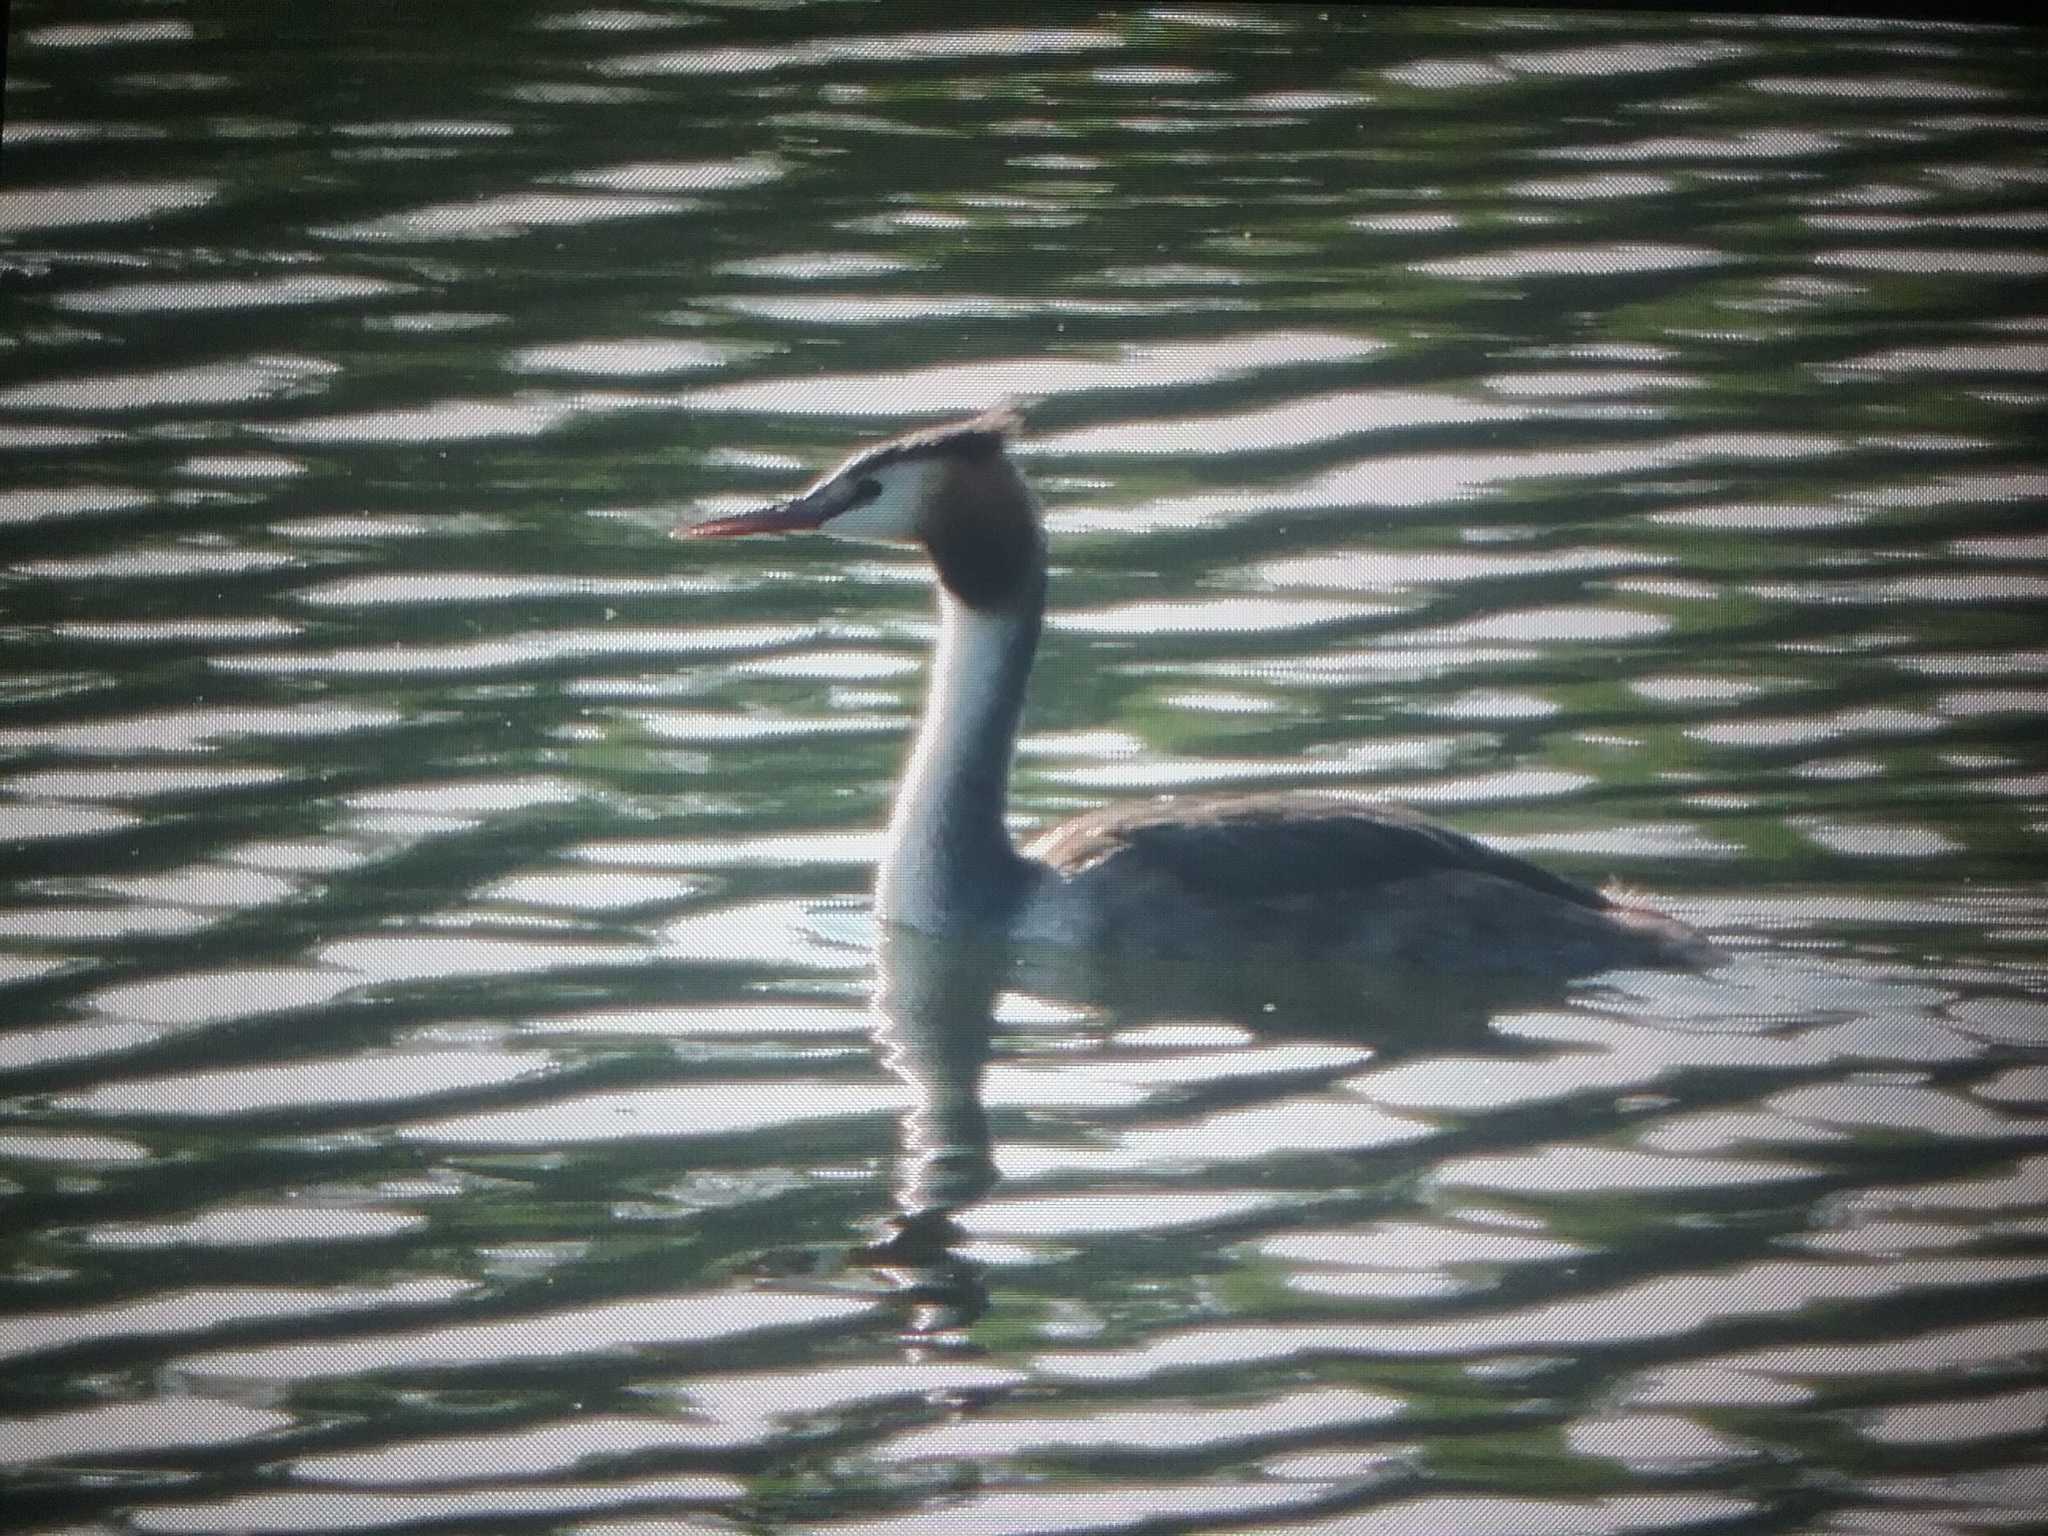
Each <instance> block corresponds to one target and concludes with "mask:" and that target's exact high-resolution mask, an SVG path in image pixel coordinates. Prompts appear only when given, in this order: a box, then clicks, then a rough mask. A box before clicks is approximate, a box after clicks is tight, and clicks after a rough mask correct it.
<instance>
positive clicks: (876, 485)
mask: <svg viewBox="0 0 2048 1536" xmlns="http://www.w3.org/2000/svg"><path fill="white" fill-rule="evenodd" d="M881 494H882V482H881V481H879V480H877V479H876V478H875V477H874V476H873V475H863V476H861V477H860V479H858V480H856V481H854V482H853V501H854V505H855V506H859V505H860V503H862V502H864V501H873V500H874V499H875V498H876V497H877V496H879V495H881Z"/></svg>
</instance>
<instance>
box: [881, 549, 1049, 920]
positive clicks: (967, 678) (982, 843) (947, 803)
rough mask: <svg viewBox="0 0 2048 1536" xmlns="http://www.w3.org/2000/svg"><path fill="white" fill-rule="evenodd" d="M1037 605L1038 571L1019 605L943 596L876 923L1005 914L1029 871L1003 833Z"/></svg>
mask: <svg viewBox="0 0 2048 1536" xmlns="http://www.w3.org/2000/svg"><path fill="white" fill-rule="evenodd" d="M1044 608H1045V572H1044V567H1043V564H1042V562H1041V563H1040V565H1039V567H1038V569H1037V570H1035V571H1034V572H1032V573H1031V579H1030V580H1029V581H1028V582H1026V584H1025V585H1024V587H1023V589H1022V591H1021V593H1020V595H1019V597H1018V599H1017V601H1015V602H1013V603H1009V604H1006V605H1004V606H1003V607H1001V608H995V609H987V610H982V609H975V608H970V607H969V606H968V605H967V604H965V603H963V602H961V601H960V599H958V598H957V597H955V596H954V595H953V594H952V593H950V592H948V591H947V590H946V589H945V587H944V586H943V585H941V586H940V588H939V642H938V648H937V651H936V653H935V655H934V657H933V663H932V675H931V683H930V689H929V692H928V693H927V695H926V698H925V706H924V719H923V721H922V723H921V724H920V725H919V727H918V732H917V744H916V745H915V746H914V747H913V748H912V749H911V754H910V762H909V765H908V766H907V767H906V768H905V769H904V772H903V782H902V783H901V784H900V785H899V786H898V787H897V791H896V805H895V808H894V810H893V811H892V812H891V813H890V816H889V840H888V849H887V851H886V852H885V853H884V854H883V856H882V868H881V874H880V878H879V879H878V881H877V882H876V887H875V908H876V914H877V916H879V917H881V918H882V919H883V920H884V921H887V922H894V923H901V924H904V925H906V926H908V927H912V928H919V929H924V930H926V931H938V930H943V929H949V928H959V927H964V926H970V925H973V924H975V923H978V922H984V921H986V920H987V919H989V918H991V917H995V916H999V915H1001V914H1003V913H1005V912H1006V911H1007V910H1008V908H1009V907H1010V906H1011V904H1012V903H1014V902H1015V901H1016V899H1017V898H1018V896H1019V895H1020V894H1021V893H1022V891H1023V889H1024V886H1025V884H1026V883H1027V881H1028V879H1029V868H1030V867H1029V866H1028V865H1027V864H1026V863H1025V862H1024V860H1023V859H1021V858H1019V857H1018V855H1017V851H1016V849H1015V848H1014V847H1013V846H1012V845H1011V842H1010V834H1009V829H1008V828H1007V827H1006V826H1005V825H1004V819H1003V812H1004V805H1005V803H1006V800H1007V798H1008V792H1009V778H1010V757H1011V752H1012V749H1013V748H1014V747H1015V745H1016V740H1017V722H1018V720H1019V718H1020V717H1021V716H1022V714H1023V710H1024V685H1025V683H1026V681H1027V680H1028V679H1029V678H1030V675H1031V658H1032V654H1033V652H1034V651H1035V650H1036V649H1037V645H1038V629H1039V622H1040V620H1041V618H1042V616H1043V614H1044Z"/></svg>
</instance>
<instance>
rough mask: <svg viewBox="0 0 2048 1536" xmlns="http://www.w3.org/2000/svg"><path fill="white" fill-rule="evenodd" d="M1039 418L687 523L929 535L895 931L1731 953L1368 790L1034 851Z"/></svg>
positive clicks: (1206, 803) (1100, 816) (688, 530)
mask: <svg viewBox="0 0 2048 1536" xmlns="http://www.w3.org/2000/svg"><path fill="white" fill-rule="evenodd" d="M1016 427H1017V417H1016V414H1015V413H1014V412H1013V411H1011V410H1009V409H1007V408H1005V409H1000V410H996V411H991V412H988V413H986V414H983V415H980V416H975V417H971V418H969V419H967V420H965V421H960V422H955V423H952V424H950V425H945V426H939V427H933V428H928V429H925V430H922V431H916V432H910V433H906V434H904V435H903V436H900V437H894V438H890V439H888V440H887V441H885V442H881V443H877V444H874V445H873V446H871V447H869V448H866V449H864V450H862V451H861V452H858V453H856V454H854V455H853V456H852V457H851V458H849V459H847V460H846V461H845V462H844V463H842V464H840V465H839V466H838V467H837V468H835V469H833V470H831V471H830V472H829V473H827V474H825V475H823V476H821V477H820V478H819V479H817V480H816V481H814V482H813V483H812V484H811V485H809V486H808V487H806V488H805V489H804V490H802V491H800V492H798V493H797V494H796V495H795V496H793V497H791V498H790V499H788V500H787V501H782V502H777V503H775V504H774V505H772V506H768V507H763V508H760V509H758V510H755V511H751V512H743V513H740V514H738V515H736V516H729V517H720V518H714V519H712V520H710V521H707V522H699V523H695V524H687V525H685V526H683V527H681V528H678V529H677V530H676V533H677V534H678V535H681V536H688V537H698V538H704V537H724V536H731V535H741V534H762V533H791V532H811V531H816V532H821V533H827V534H831V535H834V536H836V537H840V538H850V539H862V540H883V541H889V542H901V543H911V544H915V545H918V546H920V547H921V548H922V549H923V550H924V552H925V554H926V555H927V557H929V559H930V560H931V563H932V566H933V568H934V570H935V571H936V573H937V575H938V608H939V638H938V644H937V648H936V652H935V656H934V662H933V667H932V674H931V681H930V686H929V692H928V694H927V696H926V700H925V707H924V714H923V718H922V720H921V722H920V724H919V726H918V730H917V738H916V743H915V745H914V746H913V748H912V750H911V753H910V758H909V762H908V764H907V765H906V767H905V769H904V772H903V777H902V781H901V783H900V784H899V785H898V786H897V791H896V799H895V804H894V808H893V810H892V812H891V814H890V817H889V829H888V835H887V840H886V847H885V852H884V854H883V858H882V863H881V868H880V870H879V872H878V876H877V879H876V885H875V909H876V915H877V916H878V917H879V918H880V919H881V920H883V921H884V922H888V923H895V924H900V925H903V926H906V927H909V928H913V929H917V930H921V931H924V932H928V933H946V932H959V931H965V932H976V933H988V932H991V931H1005V932H1007V933H1008V934H1009V935H1010V936H1011V937H1012V938H1015V939H1017V940H1020V941H1026V942H1044V943H1050V944H1056V945H1062V946H1077V947H1081V948H1085V949H1104V950H1106V949H1119V948H1125V947H1128V948H1132V949H1137V950H1144V951H1148V952H1166V953H1176V952H1178V953H1187V954H1214V953H1215V952H1216V947H1217V946H1218V945H1232V944H1236V945H1242V944H1244V943H1246V942H1248V941H1249V942H1258V943H1262V944H1267V943H1273V944H1279V945H1281V946H1283V947H1284V948H1286V949H1289V950H1292V951H1296V952H1300V953H1303V954H1314V955H1319V956H1320V955H1327V956H1330V957H1332V958H1336V957H1344V958H1350V959H1355V960H1361V961H1365V962H1368V963H1372V964H1375V965H1382V966H1412V967H1420V968H1425V969H1432V970H1434V969H1441V968H1446V967H1460V968H1467V969H1475V970H1480V971H1490V972H1492V971H1512V972H1518V973H1522V972H1543V973H1554V974H1569V975H1577V974H1585V973H1587V972H1591V971H1596V970H1602V969H1606V968H1609V967H1613V966H1621V965H1696V964H1700V963H1703V962H1704V961H1706V960H1708V959H1710V958H1712V956H1713V953H1714V951H1713V949H1712V946H1711V945H1710V944H1708V942H1707V941H1706V940H1705V939H1704V938H1702V937H1701V936H1700V935H1699V934H1697V933H1695V932H1694V931H1693V930H1691V929H1690V928H1688V927H1686V926H1685V925H1684V924H1682V923H1680V922H1678V921H1676V920H1675V919H1672V918H1669V917H1666V916H1664V915H1662V914H1660V913H1657V912H1654V911H1651V910H1649V909H1647V908H1643V907H1639V906H1635V905H1632V904H1630V903H1629V902H1628V901H1627V900H1626V899H1624V898H1621V897H1618V896H1614V895H1609V894H1605V893H1602V892H1599V891H1595V890H1593V889H1591V888H1589V887H1586V886H1582V885H1579V884H1577V883H1576V882H1574V881H1570V880H1566V879H1564V878H1562V877H1561V876H1558V875H1554V874H1552V873H1550V872H1549V871H1548V870H1545V869H1542V868H1540V867H1539V866H1537V865H1535V864H1532V863H1529V862H1528V861H1527V860H1525V859H1520V858H1516V857H1514V856H1513V855H1510V854H1506V853H1502V852H1500V851H1498V850H1496V849H1493V848H1489V847H1487V846H1486V845H1485V844H1484V843H1481V842H1478V841H1476V840H1475V839H1473V838H1470V837H1467V836H1466V835H1464V834H1463V833H1460V832H1455V831H1452V830H1451V829H1450V828H1448V827H1443V826H1439V825H1437V824H1436V823H1434V822H1431V821H1428V820H1426V819H1424V818H1423V817H1421V816H1418V815H1416V814H1415V813H1414V812H1412V811H1409V810H1406V809H1404V808H1403V807H1400V806H1397V805H1393V804H1389V803H1387V802H1384V801H1378V800H1372V799H1368V798H1365V797H1363V796H1359V795H1346V794H1324V793H1311V792H1306V791H1292V792H1280V793H1265V794H1246V795H1226V796H1209V795H1200V796H1179V795H1176V796H1172V797H1169V798H1167V799H1164V800H1159V801H1154V802H1151V803H1144V804H1138V805H1131V806H1112V807H1106V808H1104V809H1102V810H1098V811H1092V812H1089V813H1087V814H1085V815H1082V816H1079V817H1077V818H1075V819H1074V820H1072V821H1069V822H1066V823H1063V824H1062V825H1060V826H1057V827H1054V828H1052V829H1051V830H1050V831H1047V832H1045V833H1043V834H1041V835H1040V836H1039V837H1037V838H1036V839H1035V840H1033V841H1032V842H1031V843H1029V844H1028V845H1027V846H1026V847H1025V849H1024V850H1023V852H1021V853H1020V852H1019V851H1018V850H1017V848H1016V847H1015V845H1014V844H1013V843H1012V842H1011V840H1010V835H1009V831H1008V828H1007V826H1006V825H1005V819H1004V807H1005V803H1006V800H1007V794H1008V785H1009V775H1010V762H1011V757H1012V754H1013V751H1014V748H1015V745H1016V739H1017V727H1018V722H1019V720H1020V718H1021V717H1022V714H1023V708H1024V694H1025V687H1026V684H1027V682H1028V681H1029V678H1030V674H1031V662H1032V657H1033V654H1034V653H1035V651H1036V649H1037V645H1038V633H1039V629H1040V626H1041V623H1042V620H1043V618H1044V613H1045V593H1046V548H1045V532H1044V525H1043V522H1042V520H1041V517H1040V513H1039V507H1038V501H1037V498H1036V497H1035V496H1034V495H1033V494H1032V491H1031V488H1030V487H1029V486H1028V485H1027V484H1026V483H1025V480H1024V477H1023V475H1022V474H1021V473H1019V471H1018V469H1017V467H1016V465H1015V464H1014V463H1013V462H1012V461H1011V459H1010V457H1009V455H1008V453H1007V451H1006V449H1007V446H1008V442H1009V439H1010V436H1011V434H1012V433H1013V432H1014V431H1015V430H1016Z"/></svg>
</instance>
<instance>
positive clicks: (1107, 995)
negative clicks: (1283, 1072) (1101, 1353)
mask: <svg viewBox="0 0 2048 1536" xmlns="http://www.w3.org/2000/svg"><path fill="white" fill-rule="evenodd" d="M875 962H876V969H875V978H874V992H873V996H872V1011H871V1022H872V1027H873V1030H874V1033H875V1039H876V1043H877V1044H878V1046H879V1047H880V1049H881V1052H882V1058H883V1062H884V1065H886V1066H887V1068H888V1069H889V1070H890V1071H891V1072H892V1073H894V1074H895V1075H896V1076H897V1077H898V1078H899V1079H901V1081H902V1082H903V1083H904V1084H905V1086H906V1087H907V1088H908V1089H909V1090H910V1106H909V1108H908V1109H907V1110H906V1111H905V1113H904V1115H903V1118H902V1121H901V1125H900V1129H899V1141H898V1153H897V1163H896V1170H895V1177H894V1181H893V1188H892V1198H893V1203H894V1205H895V1212H894V1214H893V1215H892V1216H891V1217H890V1218H889V1219H888V1222H887V1227H888V1230H887V1232H886V1234H885V1235H884V1236H882V1237H880V1238H878V1239H877V1240H876V1241H874V1242H872V1243H870V1244H868V1245H866V1246H865V1247H863V1248H862V1249H860V1250H859V1251H858V1258H859V1260H860V1262H862V1263H864V1264H866V1265H868V1266H870V1267H872V1268H873V1269H874V1270H875V1271H877V1272H878V1273H879V1274H880V1275H882V1276H883V1277H885V1278H886V1279H887V1280H888V1281H889V1282H890V1283H891V1284H892V1285H894V1286H895V1287H896V1288H897V1289H898V1291H899V1292H900V1294H901V1295H902V1296H903V1297H904V1299H905V1300H906V1301H907V1302H908V1303H909V1304H910V1313H911V1331H912V1332H913V1333H916V1334H919V1335H923V1336H927V1337H932V1336H938V1335H944V1334H947V1333H952V1332H956V1331H957V1330H960V1329H962V1328H965V1327H966V1326H968V1325H969V1324H971V1323H972V1322H973V1321H974V1320H975V1319H976V1318H978V1317H980V1316H981V1315H982V1313H983V1312H984V1311H985V1310H986V1308H987V1294H986V1287H985V1283H984V1280H983V1276H982V1271H981V1266H980V1265H979V1264H978V1263H977V1262H975V1261H974V1260H973V1259H972V1258H971V1257H969V1256H968V1255H966V1254H965V1253H964V1252H963V1250H964V1249H965V1248H966V1246H967V1245H966V1242H965V1236H966V1234H965V1233H963V1231H962V1229H961V1227H960V1226H959V1224H958V1221H957V1220H956V1218H957V1217H958V1216H959V1214H960V1213H961V1212H962V1211H963V1210H965V1209H966V1208H968V1207H970V1206H973V1205H974V1204H976V1203H977V1202H979V1201H981V1200H983V1199H984V1198H986V1197H987V1196H988V1195H989V1194H990V1192H991V1191H992V1190H993V1189H994V1188H995V1186H996V1184H997V1182H998V1174H997V1172H996V1166H995V1160H994V1156H993V1153H992V1147H991V1133H990V1128H989V1119H988V1112H987V1108H986V1106H985V1103H984V1100H983V1078H984V1076H985V1074H986V1072H987V1068H988V1065H989V1061H990V1056H991V1046H990V1041H991V1039H992V1038H993V1036H994V1034H995V1030H996V1023H995V1016H996V1011H997V1004H998V1001H999V999H1001V998H1002V997H1003V996H1004V995H1005V994H1007V993H1011V992H1024V993H1027V994H1030V995H1034V996H1037V997H1041V998H1044V999H1047V1000H1051V1001H1057V1002H1059V1003H1062V1004H1066V1005H1073V1006H1078V1007H1080V1008H1081V1009H1084V1010H1086V1012H1087V1014H1091V1015H1093V1016H1095V1017H1097V1018H1099V1019H1100V1020H1102V1021H1103V1023H1104V1025H1105V1026H1108V1027H1113V1028H1115V1029H1118V1030H1122V1029H1128V1028H1133V1027H1138V1026H1142V1025H1145V1024H1149V1023H1158V1022H1162V1021H1168V1020H1171V1021H1175V1022H1180V1023H1195V1022H1199V1023H1203V1024H1219V1023H1220V1024H1229V1025H1234V1026H1236V1027H1237V1028H1239V1029H1241V1030H1247V1031H1251V1032H1253V1033H1254V1034H1256V1035H1257V1036H1259V1037H1261V1041H1262V1043H1270V1042H1271V1041H1272V1040H1274V1039H1276V1038H1279V1039H1291V1040H1319V1041H1342V1042H1344V1043H1346V1044H1349V1045H1354V1046H1369V1047H1371V1048H1372V1049H1373V1052H1374V1060H1375V1062H1376V1063H1377V1064H1379V1065H1385V1064H1387V1063H1389V1062H1391V1061H1395V1060H1398V1059H1400V1058H1401V1057H1403V1056H1406V1055H1412V1054H1416V1053H1419V1052H1424V1051H1432V1052H1437V1051H1442V1050H1444V1049H1445V1048H1446V1047H1458V1048H1460V1049H1462V1050H1465V1051H1468V1052H1474V1053H1479V1054H1498V1055H1503V1056H1506V1055H1515V1054H1520V1053H1521V1052H1522V1051H1523V1050H1524V1049H1527V1047H1526V1046H1525V1045H1523V1044H1521V1043H1520V1042H1517V1041H1514V1040H1512V1039H1510V1038H1508V1037H1505V1036H1501V1035H1498V1034H1496V1033H1494V1032H1493V1031H1492V1030H1491V1029H1490V1027H1489V1026H1490V1023H1491V1020H1492V1019H1493V1018H1494V1017H1495V1016H1496V1015H1497V1014H1498V1013H1500V1012H1501V1011H1502V1010H1504V1009H1507V1008H1513V1007H1524V1006H1528V1005H1530V1004H1531V1003H1534V1002H1537V1001H1540V1000H1542V999H1543V998H1544V997H1546V996H1548V997H1555V996H1556V995H1558V994H1559V993H1560V992H1561V991H1562V990H1563V986H1564V984H1563V983H1561V982H1552V983H1548V984H1546V983H1543V982H1539V981H1532V980H1529V979H1526V978H1524V979H1519V980H1516V979H1500V978H1491V979H1487V980H1484V981H1482V982H1477V983H1475V982H1470V981H1460V980H1458V979H1454V978H1447V977H1445V976H1444V975H1443V974H1442V973H1440V972H1437V973H1431V974H1428V975H1415V974H1400V973H1393V972H1387V971H1380V972H1377V973H1374V974H1362V973H1361V972H1360V971H1359V970H1358V969H1356V968H1349V967H1337V968H1333V967H1329V966H1314V965H1309V966H1304V965H1299V964H1284V963H1277V962H1276V961H1275V959H1274V958H1273V957H1262V956H1259V955H1257V954H1255V953H1252V954H1238V955H1232V956H1224V957H1217V958H1216V959H1215V960H1213V961H1210V962H1204V963H1190V962H1187V961H1175V962H1172V963H1165V962H1158V961H1150V960H1140V959H1132V958H1128V957H1127V958H1125V959H1123V960H1121V961H1116V962H1110V961H1105V959H1104V958H1103V957H1101V956H1094V957H1088V958H1086V959H1085V960H1082V961H1077V960H1076V957H1075V956H1074V955H1073V953H1072V952H1071V951H1049V950H1034V949H1032V948H1030V947H1028V946H1020V945H1017V944H1015V943H1013V942H1011V941H1009V940H1007V939H1006V938H1004V937H1002V936H999V935H998V936H990V937H986V938H963V937H960V936H956V935H933V934H925V933H919V932H916V931H914V930H911V929H905V928H898V927H894V926H887V927H884V928H883V929H882V932H881V936H880V941H879V944H878V946H877V949H876V952H875ZM1356 1070H1357V1064H1356V1062H1355V1061H1350V1062H1347V1063H1345V1064H1342V1065H1337V1066H1333V1067H1331V1068H1330V1069H1329V1075H1330V1076H1331V1078H1332V1079H1333V1080H1334V1079H1336V1078H1340V1077H1342V1076H1344V1075H1347V1074H1348V1073H1351V1072H1355V1071H1356ZM1302 1087H1303V1084H1302V1081H1301V1079H1300V1078H1299V1077H1292V1078H1289V1079H1288V1080H1287V1081H1286V1082H1285V1084H1284V1086H1283V1085H1282V1084H1280V1083H1278V1082H1276V1083H1274V1085H1273V1087H1272V1090H1271V1091H1273V1092H1274V1093H1293V1092H1299V1091H1300V1090H1301V1089H1302Z"/></svg>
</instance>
